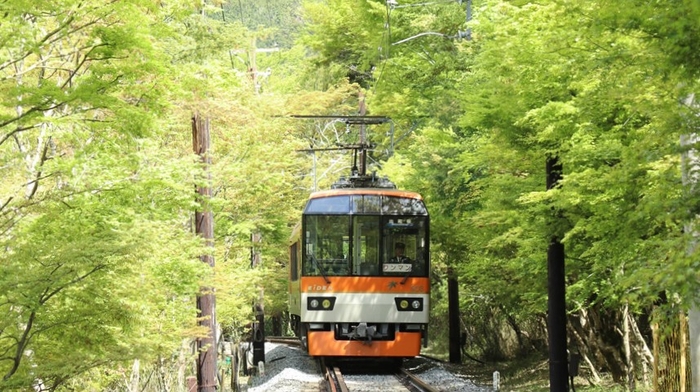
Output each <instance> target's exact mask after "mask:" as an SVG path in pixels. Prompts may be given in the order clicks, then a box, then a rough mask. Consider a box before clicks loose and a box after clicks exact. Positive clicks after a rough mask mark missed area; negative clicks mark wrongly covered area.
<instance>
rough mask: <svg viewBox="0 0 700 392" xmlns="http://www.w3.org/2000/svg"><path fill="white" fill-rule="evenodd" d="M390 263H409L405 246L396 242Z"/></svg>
mask: <svg viewBox="0 0 700 392" xmlns="http://www.w3.org/2000/svg"><path fill="white" fill-rule="evenodd" d="M390 262H392V263H410V262H411V259H410V258H408V257H407V256H406V244H404V243H403V242H397V243H396V245H394V257H392V258H391V260H390Z"/></svg>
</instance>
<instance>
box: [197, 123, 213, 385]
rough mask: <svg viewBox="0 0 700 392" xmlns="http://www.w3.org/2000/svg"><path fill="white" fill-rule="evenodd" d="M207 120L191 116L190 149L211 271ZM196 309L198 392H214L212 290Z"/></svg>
mask: <svg viewBox="0 0 700 392" xmlns="http://www.w3.org/2000/svg"><path fill="white" fill-rule="evenodd" d="M210 145H211V140H210V136H209V119H202V118H201V117H199V115H198V114H195V115H194V116H192V147H193V149H194V152H195V154H197V155H199V156H200V159H201V161H202V163H203V164H204V181H205V183H204V184H203V185H197V186H196V188H197V198H198V202H199V203H201V205H202V207H201V210H198V211H196V212H195V214H194V221H195V232H196V233H197V234H198V235H200V236H201V237H202V238H203V239H204V241H205V244H206V247H207V249H209V251H208V252H207V253H206V254H203V255H201V256H200V257H199V258H200V260H202V262H204V263H206V264H208V265H209V266H210V267H212V268H213V267H214V255H213V254H214V219H213V214H212V212H211V206H210V204H209V203H210V200H211V195H212V193H211V184H210V182H211V174H210V173H209V166H210V165H211V156H210V154H209V147H210ZM197 309H198V310H199V312H200V313H199V317H200V319H199V325H200V326H203V327H205V328H207V330H208V331H209V332H208V335H207V337H204V338H199V339H198V340H197V350H198V352H199V356H198V358H197V384H198V387H197V391H198V392H216V390H217V385H216V384H217V383H216V381H217V380H216V355H217V352H216V312H215V309H216V297H215V295H214V288H213V287H201V288H200V291H199V296H198V297H197Z"/></svg>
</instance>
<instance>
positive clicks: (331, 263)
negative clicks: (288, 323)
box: [290, 189, 430, 358]
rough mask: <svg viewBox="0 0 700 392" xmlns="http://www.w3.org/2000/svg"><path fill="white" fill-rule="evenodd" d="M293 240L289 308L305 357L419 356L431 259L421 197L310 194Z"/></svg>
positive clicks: (385, 192) (372, 192) (384, 192)
mask: <svg viewBox="0 0 700 392" xmlns="http://www.w3.org/2000/svg"><path fill="white" fill-rule="evenodd" d="M296 238H297V239H296V241H295V243H294V244H293V245H292V253H293V254H292V263H295V265H293V266H292V269H291V270H292V276H291V277H290V278H291V287H292V290H291V292H290V309H291V310H292V311H291V313H292V324H293V326H294V328H295V329H296V330H297V333H298V334H299V336H300V337H301V339H302V342H303V343H304V344H305V346H306V347H307V349H308V352H309V354H310V355H312V356H338V357H397V358H403V357H414V356H416V355H419V354H420V349H421V345H423V346H426V345H427V326H428V313H429V312H428V311H429V308H430V306H429V305H430V304H429V297H430V279H429V271H430V260H429V216H428V211H427V209H426V207H425V204H424V203H423V200H422V198H421V196H420V195H419V194H417V193H414V192H406V191H398V190H395V189H334V190H329V191H322V192H316V193H314V194H312V195H311V197H310V199H309V201H308V203H307V205H306V208H305V210H304V213H303V216H302V222H301V227H300V228H299V230H298V232H297V236H296ZM295 278H296V279H295Z"/></svg>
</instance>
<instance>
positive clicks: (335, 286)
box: [300, 276, 430, 294]
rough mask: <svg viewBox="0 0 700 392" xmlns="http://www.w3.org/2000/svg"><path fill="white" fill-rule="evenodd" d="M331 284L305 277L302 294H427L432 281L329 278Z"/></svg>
mask: <svg viewBox="0 0 700 392" xmlns="http://www.w3.org/2000/svg"><path fill="white" fill-rule="evenodd" d="M328 280H329V281H330V282H331V283H330V284H329V283H328V282H326V280H325V279H323V277H321V276H303V277H302V278H301V285H300V286H301V292H302V293H318V294H321V293H397V294H427V293H429V292H430V280H429V279H428V278H425V277H409V278H408V279H406V282H405V283H404V284H401V282H402V281H403V280H404V277H403V276H396V277H394V276H382V277H376V276H373V277H367V276H329V277H328Z"/></svg>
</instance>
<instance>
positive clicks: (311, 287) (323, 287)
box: [306, 284, 329, 291]
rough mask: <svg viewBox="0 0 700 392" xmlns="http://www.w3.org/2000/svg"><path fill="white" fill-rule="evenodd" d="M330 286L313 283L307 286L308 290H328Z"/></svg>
mask: <svg viewBox="0 0 700 392" xmlns="http://www.w3.org/2000/svg"><path fill="white" fill-rule="evenodd" d="M328 288H329V286H326V285H320V284H313V285H309V287H307V288H306V291H328Z"/></svg>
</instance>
